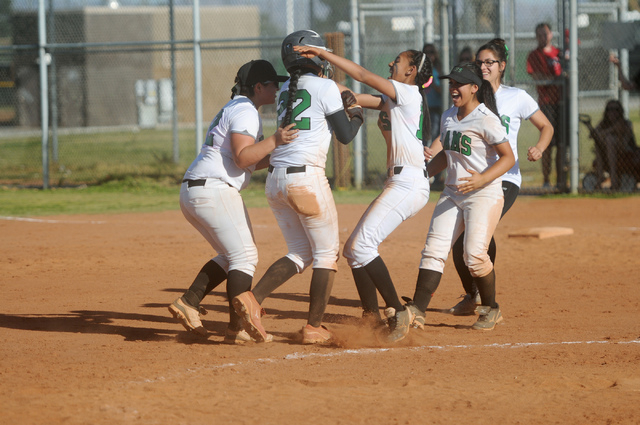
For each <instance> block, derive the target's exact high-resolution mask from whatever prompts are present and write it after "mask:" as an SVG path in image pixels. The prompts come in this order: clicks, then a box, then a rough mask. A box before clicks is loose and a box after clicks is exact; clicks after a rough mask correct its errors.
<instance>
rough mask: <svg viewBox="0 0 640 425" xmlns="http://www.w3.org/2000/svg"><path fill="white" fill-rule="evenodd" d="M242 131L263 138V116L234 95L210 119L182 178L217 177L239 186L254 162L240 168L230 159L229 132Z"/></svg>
mask: <svg viewBox="0 0 640 425" xmlns="http://www.w3.org/2000/svg"><path fill="white" fill-rule="evenodd" d="M233 133H238V134H245V135H247V136H250V137H252V138H253V139H254V140H255V141H256V142H259V141H260V140H262V138H263V136H262V119H261V118H260V114H259V113H258V110H257V109H256V107H255V105H254V104H253V102H251V100H250V99H249V98H248V97H246V96H242V95H236V96H234V97H233V99H232V100H230V101H229V102H227V104H226V105H225V106H224V107H223V108H222V109H221V110H220V112H218V115H216V117H215V118H214V119H213V121H211V124H210V125H209V129H208V130H207V136H206V139H205V142H204V144H203V145H202V149H201V150H200V154H199V155H198V156H197V157H196V159H195V160H194V161H193V162H192V163H191V165H190V166H189V169H188V170H187V172H186V173H185V175H184V178H185V179H193V180H197V179H207V178H217V179H220V180H222V181H224V182H225V183H227V184H229V185H230V186H233V187H234V188H236V189H238V190H242V189H244V188H245V187H246V186H247V185H248V184H249V180H250V179H251V173H253V171H254V170H255V165H252V166H250V167H247V168H244V169H242V168H239V167H238V166H237V165H236V163H235V162H234V160H233V153H232V151H231V134H233Z"/></svg>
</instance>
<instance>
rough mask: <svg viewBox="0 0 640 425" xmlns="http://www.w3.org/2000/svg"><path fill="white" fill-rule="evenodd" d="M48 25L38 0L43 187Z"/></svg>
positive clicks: (45, 185)
mask: <svg viewBox="0 0 640 425" xmlns="http://www.w3.org/2000/svg"><path fill="white" fill-rule="evenodd" d="M46 44H47V26H46V24H45V7H44V0H38V58H39V60H40V115H41V117H40V119H41V124H40V128H41V131H42V188H43V189H48V188H49V95H48V91H49V84H48V82H47V60H48V59H47V53H46V51H45V46H46Z"/></svg>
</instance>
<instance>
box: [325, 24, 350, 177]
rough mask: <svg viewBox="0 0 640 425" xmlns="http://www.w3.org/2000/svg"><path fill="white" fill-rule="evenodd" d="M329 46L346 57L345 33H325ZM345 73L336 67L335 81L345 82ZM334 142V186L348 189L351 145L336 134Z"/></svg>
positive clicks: (334, 51)
mask: <svg viewBox="0 0 640 425" xmlns="http://www.w3.org/2000/svg"><path fill="white" fill-rule="evenodd" d="M325 39H326V40H327V47H328V48H329V49H331V50H333V53H335V54H336V55H338V56H341V57H344V34H343V33H341V32H331V33H327V34H325ZM345 79H346V77H345V73H344V71H343V70H341V69H338V68H335V69H334V74H333V81H335V82H336V83H340V84H342V85H344V84H345ZM332 139H333V140H332V144H333V177H334V186H335V187H336V188H337V189H346V188H349V187H350V186H351V165H350V164H351V161H350V155H349V147H348V146H345V145H343V144H342V143H340V142H338V141H337V140H336V138H335V136H334V137H333V138H332Z"/></svg>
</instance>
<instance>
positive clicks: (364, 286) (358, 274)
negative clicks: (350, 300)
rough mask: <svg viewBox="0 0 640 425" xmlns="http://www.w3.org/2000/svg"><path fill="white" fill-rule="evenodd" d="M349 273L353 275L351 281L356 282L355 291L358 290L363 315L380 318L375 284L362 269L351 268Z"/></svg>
mask: <svg viewBox="0 0 640 425" xmlns="http://www.w3.org/2000/svg"><path fill="white" fill-rule="evenodd" d="M351 273H352V274H353V280H354V281H355V282H356V289H357V290H358V295H359V296H360V302H361V303H362V309H363V310H364V313H365V314H373V315H376V316H380V306H379V305H378V291H377V290H376V284H375V283H373V280H371V278H370V277H369V273H367V271H366V270H365V269H364V267H357V268H353V269H351Z"/></svg>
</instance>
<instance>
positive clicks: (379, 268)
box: [364, 257, 404, 311]
mask: <svg viewBox="0 0 640 425" xmlns="http://www.w3.org/2000/svg"><path fill="white" fill-rule="evenodd" d="M364 269H365V270H366V271H367V273H368V274H369V277H370V278H371V280H372V281H373V283H374V284H375V285H376V289H377V290H378V292H380V295H381V296H382V299H383V300H384V302H385V304H386V305H387V307H393V308H395V309H396V311H402V310H404V305H403V304H402V302H401V301H400V298H398V293H397V292H396V288H395V286H393V281H392V280H391V276H390V275H389V270H388V269H387V266H386V265H385V264H384V261H382V258H381V257H376V258H375V259H374V260H373V261H371V262H370V263H369V264H367V265H366V266H364Z"/></svg>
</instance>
